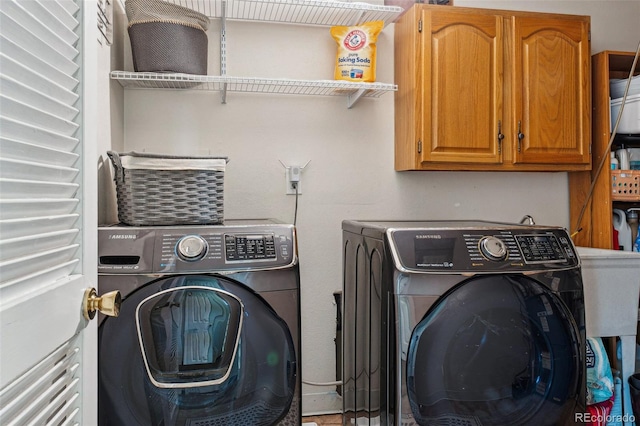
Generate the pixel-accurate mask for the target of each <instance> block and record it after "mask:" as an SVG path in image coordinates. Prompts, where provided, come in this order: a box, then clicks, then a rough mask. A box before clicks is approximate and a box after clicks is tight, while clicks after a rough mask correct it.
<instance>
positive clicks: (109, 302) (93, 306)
mask: <svg viewBox="0 0 640 426" xmlns="http://www.w3.org/2000/svg"><path fill="white" fill-rule="evenodd" d="M121 304H122V296H120V292H119V291H118V290H115V291H110V292H109V293H105V294H103V295H102V296H101V297H98V292H97V291H96V289H95V288H93V287H90V288H88V289H86V290H85V291H84V299H83V301H82V314H83V315H84V317H85V318H86V319H88V320H92V319H93V318H94V317H95V316H96V312H97V311H100V312H102V313H103V314H105V315H107V316H110V317H117V316H118V315H119V314H120V305H121Z"/></svg>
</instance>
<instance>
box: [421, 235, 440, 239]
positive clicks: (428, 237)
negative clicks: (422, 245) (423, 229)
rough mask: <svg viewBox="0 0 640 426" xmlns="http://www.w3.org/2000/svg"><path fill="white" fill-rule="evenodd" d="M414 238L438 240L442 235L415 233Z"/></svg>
mask: <svg viewBox="0 0 640 426" xmlns="http://www.w3.org/2000/svg"><path fill="white" fill-rule="evenodd" d="M416 239H418V240H426V239H432V240H440V239H442V235H416Z"/></svg>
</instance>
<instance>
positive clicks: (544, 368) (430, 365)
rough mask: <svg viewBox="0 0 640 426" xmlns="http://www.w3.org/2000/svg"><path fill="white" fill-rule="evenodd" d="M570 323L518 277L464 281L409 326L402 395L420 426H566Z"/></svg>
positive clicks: (576, 365)
mask: <svg viewBox="0 0 640 426" xmlns="http://www.w3.org/2000/svg"><path fill="white" fill-rule="evenodd" d="M581 348H582V343H581V339H580V333H579V330H578V329H577V326H576V323H575V321H574V319H573V317H572V315H571V313H570V312H569V311H568V309H567V307H566V305H565V304H564V303H563V302H562V300H560V298H559V297H558V296H556V294H555V293H553V292H552V291H550V290H549V289H548V288H547V287H545V286H544V285H542V284H541V283H539V282H538V281H535V280H534V279H532V278H529V277H525V276H522V275H490V276H482V277H477V278H471V279H468V280H466V281H465V282H463V283H461V284H459V285H457V286H456V287H454V288H453V289H452V290H451V291H449V292H448V293H446V294H445V295H444V296H443V297H441V298H440V299H439V300H438V302H437V303H436V304H435V305H434V306H433V307H432V308H431V309H430V310H429V311H428V312H427V313H426V315H425V317H424V318H423V319H422V321H421V322H420V323H419V324H418V325H417V326H416V327H415V328H414V330H413V333H412V336H411V340H410V342H409V349H408V358H407V378H406V381H407V393H408V397H409V403H410V405H411V411H412V413H413V416H414V418H415V420H416V422H417V423H418V424H420V425H425V426H426V425H440V424H442V425H449V424H456V425H464V426H479V425H490V426H501V425H503V426H513V425H519V426H524V425H531V426H534V425H535V426H543V425H564V424H568V423H569V422H570V421H572V420H573V417H574V410H575V407H576V403H577V399H578V397H579V395H580V389H579V387H580V386H581V385H580V383H583V381H582V374H583V373H582V371H583V368H582V365H583V359H582V358H583V357H582V351H581Z"/></svg>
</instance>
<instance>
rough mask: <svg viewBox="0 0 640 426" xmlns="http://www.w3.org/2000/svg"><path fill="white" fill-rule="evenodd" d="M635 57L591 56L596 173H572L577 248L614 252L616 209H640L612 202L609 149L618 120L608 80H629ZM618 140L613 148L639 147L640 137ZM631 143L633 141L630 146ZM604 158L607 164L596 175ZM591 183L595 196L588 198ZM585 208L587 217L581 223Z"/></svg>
mask: <svg viewBox="0 0 640 426" xmlns="http://www.w3.org/2000/svg"><path fill="white" fill-rule="evenodd" d="M634 55H635V53H633V52H614V51H604V52H600V53H597V54H595V55H593V57H592V63H591V65H592V78H593V81H592V90H593V170H592V171H590V172H576V173H569V195H570V214H571V231H572V232H575V235H574V236H573V240H574V243H575V244H576V245H578V246H584V247H597V248H604V249H612V248H613V218H612V211H613V209H614V208H619V209H622V210H626V209H628V208H631V207H640V202H624V201H614V200H613V197H612V182H611V173H610V166H609V164H610V163H609V152H610V151H609V150H608V149H607V148H608V145H609V140H610V139H611V122H614V121H615V117H611V108H610V104H609V97H610V93H609V80H610V79H612V78H628V77H629V71H630V70H631V66H632V65H633V59H634ZM638 74H640V64H639V65H636V68H635V71H634V75H638ZM619 137H620V139H614V143H613V149H615V148H616V146H618V145H619V144H620V143H621V142H620V141H624V143H625V144H627V147H632V146H633V147H637V148H640V135H635V138H633V137H629V136H628V135H619ZM633 140H635V144H634V143H633ZM629 141H632V142H631V144H629ZM603 157H604V161H605V165H604V167H603V168H602V171H601V172H600V174H598V175H597V176H596V174H597V171H598V170H597V169H598V166H599V164H600V163H601V162H602V161H603ZM592 183H593V195H592V196H591V198H589V197H588V194H589V191H590V188H591V186H592ZM588 198H589V199H588ZM587 199H588V202H587V204H586V207H585V201H587ZM583 209H584V214H582V219H581V220H579V219H580V215H581V213H582V210H583Z"/></svg>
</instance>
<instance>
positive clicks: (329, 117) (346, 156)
mask: <svg viewBox="0 0 640 426" xmlns="http://www.w3.org/2000/svg"><path fill="white" fill-rule="evenodd" d="M455 2H456V4H457V5H459V6H463V5H465V6H466V5H472V6H476V7H480V6H486V7H492V8H512V9H517V8H520V9H527V8H528V9H531V10H533V7H534V6H535V7H536V8H537V9H536V10H542V11H552V12H562V13H569V12H570V13H578V14H592V13H593V16H592V28H593V35H592V45H593V47H596V46H597V50H603V49H611V50H635V48H636V46H637V43H638V40H639V39H640V29H639V27H638V25H637V22H638V20H640V1H637V0H634V1H626V2H624V1H600V2H598V1H578V0H576V1H553V2H552V1H537V2H534V1H526V2H524V1H522V2H520V1H493V2H490V1H480V0H477V1H474V0H467V1H464V0H455ZM614 4H615V7H612V6H613V5H614ZM520 6H522V7H520ZM217 25H218V24H217V23H214V25H213V28H212V29H211V30H210V31H209V40H210V58H209V59H210V66H209V73H210V74H216V73H217V69H218V63H217V56H218V49H217V47H216V44H217V43H218V37H217V35H216V34H217V30H218V26H217ZM611 28H615V31H611V30H610V29H611ZM125 40H126V38H125ZM227 40H228V68H227V74H228V75H233V76H256V77H286V78H299V79H331V78H332V77H333V64H334V58H335V44H334V41H333V40H332V39H331V37H330V35H329V29H328V28H323V27H320V28H318V27H303V26H296V25H274V24H252V23H239V22H229V23H228V31H227ZM127 43H128V42H125V46H126V48H128V45H127ZM126 48H125V50H126ZM594 53H595V50H594ZM125 61H126V65H125V67H127V68H126V69H128V70H131V69H132V68H131V65H130V58H129V53H128V52H126V53H125ZM377 80H378V81H381V82H387V83H391V82H393V81H394V78H393V25H391V26H389V27H387V28H386V29H385V30H384V32H383V33H382V35H381V36H380V38H379V43H378V79H377ZM116 84H117V83H116ZM115 92H116V93H118V92H119V91H118V90H117V89H116V90H115ZM393 113H394V112H393V93H392V92H390V93H387V94H385V95H383V96H382V97H380V98H379V99H362V100H361V101H360V102H359V103H358V104H357V105H356V106H355V107H354V108H353V109H347V108H346V99H345V98H342V97H305V96H295V95H266V94H240V93H229V94H228V95H227V104H226V105H222V104H221V103H220V96H219V94H218V93H215V92H180V91H147V90H127V91H125V93H124V116H123V120H124V142H123V144H122V145H120V146H119V143H118V142H116V143H115V146H116V149H117V150H125V151H128V150H139V151H143V150H145V151H147V152H154V153H166V154H183V155H209V154H211V155H226V156H229V158H230V160H231V161H230V163H229V164H228V167H227V173H226V176H225V217H227V218H266V217H270V218H275V219H278V220H280V221H284V222H292V221H293V217H294V203H295V198H294V196H291V195H285V181H284V169H283V167H282V165H281V164H280V161H282V162H284V163H285V164H289V165H293V164H296V165H304V164H305V163H307V161H310V163H309V165H308V167H307V168H306V169H305V170H304V172H303V174H302V195H301V196H300V197H299V202H298V217H297V225H298V232H299V250H300V253H299V254H300V265H301V274H302V276H301V281H302V326H303V359H302V376H303V379H304V380H309V381H320V382H327V381H333V380H335V377H334V371H335V359H334V340H333V339H334V336H335V317H336V306H335V305H334V302H333V292H334V291H336V290H340V289H341V286H342V259H341V246H342V241H341V238H342V236H341V221H342V220H343V219H488V220H501V221H519V220H520V219H521V218H522V216H524V215H526V214H530V215H532V216H533V217H534V218H535V220H536V222H537V223H539V224H549V225H561V226H568V221H569V219H568V217H569V213H568V212H569V207H568V184H567V175H566V173H477V172H401V173H399V172H395V171H394V169H393V137H394V131H393V129H394V119H393ZM112 114H113V112H112ZM117 114H118V113H117V108H116V119H118V116H117ZM451 119H452V120H455V117H451ZM461 125H463V123H461ZM116 133H117V132H116ZM116 140H117V138H116ZM104 203H105V204H104V205H103V206H102V209H103V210H105V211H109V210H112V208H111V207H109V206H108V205H107V204H109V200H105V201H104ZM105 217H108V215H106V216H105ZM334 389H335V387H333V386H327V387H314V386H307V385H305V386H304V388H303V394H304V399H303V411H304V412H305V414H311V413H320V412H334V411H339V410H340V409H341V402H340V400H339V398H337V397H336V394H335V392H334Z"/></svg>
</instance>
